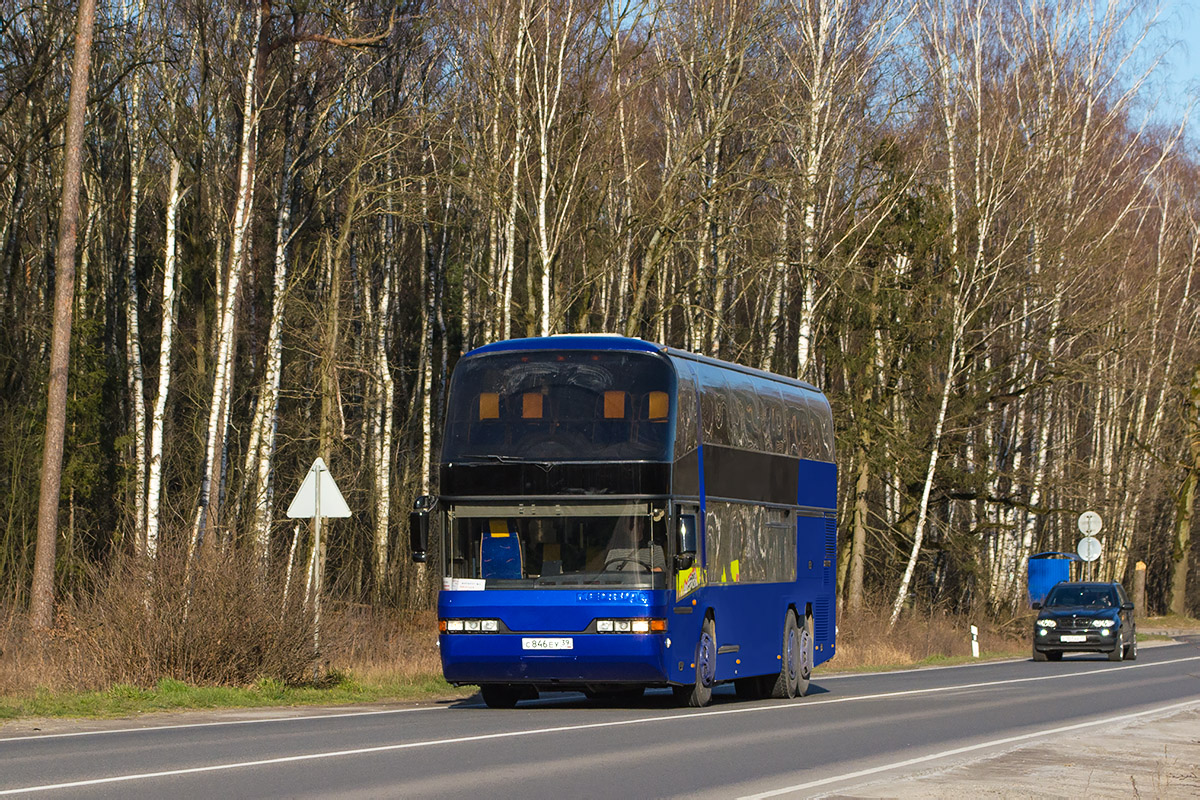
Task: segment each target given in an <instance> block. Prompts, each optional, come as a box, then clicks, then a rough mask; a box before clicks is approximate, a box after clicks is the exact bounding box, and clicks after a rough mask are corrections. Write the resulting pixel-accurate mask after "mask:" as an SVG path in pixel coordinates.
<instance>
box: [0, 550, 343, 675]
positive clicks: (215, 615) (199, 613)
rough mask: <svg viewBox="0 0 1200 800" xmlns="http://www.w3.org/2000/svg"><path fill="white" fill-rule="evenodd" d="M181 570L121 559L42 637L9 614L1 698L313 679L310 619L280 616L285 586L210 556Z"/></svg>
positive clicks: (2, 642) (164, 562) (170, 561)
mask: <svg viewBox="0 0 1200 800" xmlns="http://www.w3.org/2000/svg"><path fill="white" fill-rule="evenodd" d="M184 563H185V562H184V559H183V558H179V557H176V556H174V555H172V554H164V556H163V557H162V558H160V559H159V561H158V563H157V564H156V565H155V566H154V568H153V569H152V570H151V569H149V568H148V566H147V565H146V564H145V563H140V562H138V561H135V560H132V559H129V560H122V561H119V562H118V563H116V564H115V565H113V566H112V567H111V568H110V569H109V570H108V572H106V573H105V574H104V575H98V576H95V577H96V580H94V581H93V582H92V585H94V586H96V587H98V588H97V589H95V590H94V591H93V592H91V593H84V594H81V595H80V596H77V597H72V598H65V599H63V600H60V602H59V603H58V608H57V611H56V614H55V621H54V627H53V628H52V629H51V630H50V631H49V632H48V633H47V634H44V635H34V634H32V633H31V632H29V631H27V630H25V629H24V626H23V620H21V619H20V618H19V617H18V616H17V614H16V612H14V611H11V610H10V611H8V612H7V613H6V614H5V615H4V619H5V624H4V629H3V631H0V633H2V638H0V649H2V650H3V652H2V653H0V694H23V693H28V692H30V691H33V690H37V689H41V690H49V691H64V690H66V691H88V690H99V689H104V688H107V687H109V686H112V685H115V684H127V685H131V686H138V687H146V686H153V685H155V684H156V683H157V682H158V681H159V680H161V679H163V678H168V679H173V680H177V681H182V682H185V683H188V684H193V685H203V686H238V685H248V684H251V683H253V682H254V681H256V680H259V679H261V678H269V679H272V680H276V681H279V682H281V683H284V684H295V683H299V682H302V681H304V680H311V678H312V675H313V669H314V667H315V666H316V665H317V659H318V658H319V655H320V654H319V653H317V652H315V651H314V649H313V637H312V620H311V617H310V615H308V614H306V613H304V612H302V611H300V610H298V609H295V608H289V610H288V611H287V612H286V613H285V612H284V611H283V610H282V587H280V586H277V585H272V584H271V583H269V582H264V581H260V580H258V579H257V578H256V576H255V573H254V568H253V565H247V564H245V563H242V562H241V561H239V560H238V559H236V558H234V557H232V556H223V555H217V554H214V555H212V556H209V557H207V558H205V559H202V560H201V561H200V562H199V563H198V564H196V565H195V566H194V567H193V569H192V570H191V571H190V572H188V571H186V570H185V569H184ZM293 605H294V604H293Z"/></svg>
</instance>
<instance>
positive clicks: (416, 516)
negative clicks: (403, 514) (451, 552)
mask: <svg viewBox="0 0 1200 800" xmlns="http://www.w3.org/2000/svg"><path fill="white" fill-rule="evenodd" d="M436 502H437V501H436V500H435V499H434V498H432V497H430V496H429V495H427V494H423V495H421V496H420V497H418V498H417V499H416V502H414V503H413V510H412V511H411V512H410V513H409V515H408V536H409V544H410V545H411V546H412V560H413V562H414V563H416V564H424V563H425V561H426V560H427V559H428V554H427V552H426V551H427V550H429V512H430V510H431V509H432V508H433V507H434V505H435V504H436Z"/></svg>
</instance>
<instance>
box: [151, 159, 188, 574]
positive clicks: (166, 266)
mask: <svg viewBox="0 0 1200 800" xmlns="http://www.w3.org/2000/svg"><path fill="white" fill-rule="evenodd" d="M182 166H183V164H182V162H181V161H180V160H179V157H178V156H177V155H174V154H172V157H171V171H170V175H169V176H168V178H167V213H166V241H165V242H164V244H163V284H162V328H161V333H160V336H159V347H158V389H157V391H156V392H155V396H154V413H153V415H152V417H151V420H150V451H149V459H148V464H147V467H148V473H149V474H148V477H147V482H146V550H145V552H146V556H147V557H148V558H150V560H152V561H153V560H155V559H157V558H158V540H159V533H158V531H159V526H160V518H161V516H162V511H161V505H162V477H163V463H162V460H163V431H164V428H165V426H166V417H167V395H168V393H169V392H170V388H171V353H172V350H173V343H174V340H175V307H176V294H175V269H176V265H177V260H178V259H177V256H176V242H175V238H176V227H177V221H178V219H179V203H180V202H181V201H182V199H183V194H184V193H183V192H181V191H180V189H179V173H180V171H181V169H182Z"/></svg>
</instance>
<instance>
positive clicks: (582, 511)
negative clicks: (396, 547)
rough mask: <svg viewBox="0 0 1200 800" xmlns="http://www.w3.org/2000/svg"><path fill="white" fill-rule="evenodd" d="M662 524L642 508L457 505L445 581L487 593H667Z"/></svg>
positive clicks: (660, 515)
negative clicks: (460, 581) (478, 585)
mask: <svg viewBox="0 0 1200 800" xmlns="http://www.w3.org/2000/svg"><path fill="white" fill-rule="evenodd" d="M665 518H666V513H665V510H664V509H662V508H652V507H651V506H650V505H649V504H646V503H622V502H615V503H614V502H607V503H578V504H563V503H554V504H549V503H547V504H537V503H523V504H520V505H482V504H457V505H454V506H451V507H450V508H449V509H448V510H447V528H446V530H447V534H448V535H447V536H446V537H445V543H446V544H445V546H446V551H447V552H446V554H445V555H446V557H445V559H444V560H443V563H444V564H446V565H447V567H448V569H447V570H446V574H445V576H444V577H446V578H449V579H456V578H466V579H477V580H478V579H482V580H483V581H485V582H486V588H488V589H534V588H537V589H578V588H580V587H602V586H619V587H624V588H639V589H653V588H657V589H661V588H665V586H666V570H667V561H666V547H665V543H666V522H665Z"/></svg>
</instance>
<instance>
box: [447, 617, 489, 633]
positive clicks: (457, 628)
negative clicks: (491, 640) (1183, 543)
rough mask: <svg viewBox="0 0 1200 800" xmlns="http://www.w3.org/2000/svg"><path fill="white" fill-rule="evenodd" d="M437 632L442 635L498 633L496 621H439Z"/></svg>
mask: <svg viewBox="0 0 1200 800" xmlns="http://www.w3.org/2000/svg"><path fill="white" fill-rule="evenodd" d="M438 630H439V631H441V632H442V633H498V632H499V631H500V620H498V619H439V620H438Z"/></svg>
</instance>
